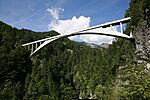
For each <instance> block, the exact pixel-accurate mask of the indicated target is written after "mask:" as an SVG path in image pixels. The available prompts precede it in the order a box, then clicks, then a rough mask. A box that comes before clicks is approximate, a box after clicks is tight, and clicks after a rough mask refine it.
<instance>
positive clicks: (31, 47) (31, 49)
mask: <svg viewBox="0 0 150 100" xmlns="http://www.w3.org/2000/svg"><path fill="white" fill-rule="evenodd" d="M32 53H33V44H32V46H31V54H32Z"/></svg>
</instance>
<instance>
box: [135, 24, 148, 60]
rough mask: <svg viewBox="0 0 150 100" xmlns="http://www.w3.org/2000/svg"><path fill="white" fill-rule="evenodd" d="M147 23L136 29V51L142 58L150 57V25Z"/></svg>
mask: <svg viewBox="0 0 150 100" xmlns="http://www.w3.org/2000/svg"><path fill="white" fill-rule="evenodd" d="M148 26H149V25H148V24H147V23H145V24H144V25H142V26H138V27H137V28H136V29H135V31H134V32H135V33H136V34H135V35H134V37H135V43H136V53H137V55H139V57H140V58H141V59H143V60H144V59H145V60H146V59H148V58H149V57H150V27H148Z"/></svg>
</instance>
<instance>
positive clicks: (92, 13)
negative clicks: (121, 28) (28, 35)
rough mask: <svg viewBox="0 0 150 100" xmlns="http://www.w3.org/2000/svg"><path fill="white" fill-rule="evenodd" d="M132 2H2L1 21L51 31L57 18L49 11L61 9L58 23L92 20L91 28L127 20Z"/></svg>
mask: <svg viewBox="0 0 150 100" xmlns="http://www.w3.org/2000/svg"><path fill="white" fill-rule="evenodd" d="M129 2H130V0H0V20H1V21H3V22H5V23H7V24H9V25H12V26H13V27H16V28H19V29H20V28H25V29H30V30H33V31H40V32H43V31H49V30H50V28H49V25H50V24H51V23H52V21H53V20H54V16H53V15H52V14H51V12H49V11H48V9H52V8H54V9H61V10H62V11H59V13H58V15H57V16H58V17H59V19H58V20H63V21H66V20H68V19H72V18H73V17H76V19H77V20H78V18H79V17H81V16H83V17H84V18H88V17H90V22H89V24H90V26H93V25H97V24H102V23H104V22H109V21H113V20H116V19H121V18H124V14H125V11H126V10H127V9H128V7H129Z"/></svg>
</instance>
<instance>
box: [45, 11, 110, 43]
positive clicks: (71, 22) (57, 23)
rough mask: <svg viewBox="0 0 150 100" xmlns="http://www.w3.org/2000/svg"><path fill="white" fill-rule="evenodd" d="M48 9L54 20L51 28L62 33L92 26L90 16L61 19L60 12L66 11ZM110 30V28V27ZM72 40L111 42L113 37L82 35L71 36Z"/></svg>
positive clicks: (49, 26) (50, 25)
mask: <svg viewBox="0 0 150 100" xmlns="http://www.w3.org/2000/svg"><path fill="white" fill-rule="evenodd" d="M47 11H48V12H49V13H50V15H51V17H52V21H51V22H50V24H49V25H48V29H49V30H55V31H57V32H59V33H60V34H66V33H70V32H74V31H76V30H80V29H84V28H87V27H90V17H85V16H80V17H79V18H77V17H76V16H74V17H73V18H72V19H66V20H60V18H59V14H60V13H61V12H63V11H64V9H62V8H48V9H47ZM108 30H110V28H108ZM69 38H70V39H71V40H81V41H84V42H87V43H95V44H101V43H111V42H112V40H113V37H109V36H103V35H80V36H72V37H69Z"/></svg>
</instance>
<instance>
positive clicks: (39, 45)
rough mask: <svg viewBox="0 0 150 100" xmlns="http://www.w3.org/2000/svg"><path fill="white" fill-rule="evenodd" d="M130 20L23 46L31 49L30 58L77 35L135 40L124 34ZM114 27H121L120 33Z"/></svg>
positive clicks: (125, 19)
mask: <svg viewBox="0 0 150 100" xmlns="http://www.w3.org/2000/svg"><path fill="white" fill-rule="evenodd" d="M130 20H131V18H130V17H128V18H124V19H120V20H115V21H112V22H107V23H104V24H100V25H97V26H93V27H89V28H86V29H82V30H78V31H75V32H72V33H66V34H60V35H56V36H52V37H48V38H45V39H41V40H37V41H33V42H29V43H26V44H23V45H22V46H28V48H29V49H31V54H30V56H32V55H33V54H35V53H36V52H37V51H39V50H40V49H42V48H43V47H44V46H46V45H47V44H49V43H51V42H53V41H56V40H58V39H61V38H65V37H70V36H75V35H84V34H97V35H106V36H113V37H119V38H125V39H133V36H132V33H130V36H128V35H126V34H124V33H123V24H126V23H128V22H129V21H130ZM114 26H119V27H120V30H119V31H116V30H114V28H113V27H114ZM108 27H110V30H107V29H106V28H108Z"/></svg>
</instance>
